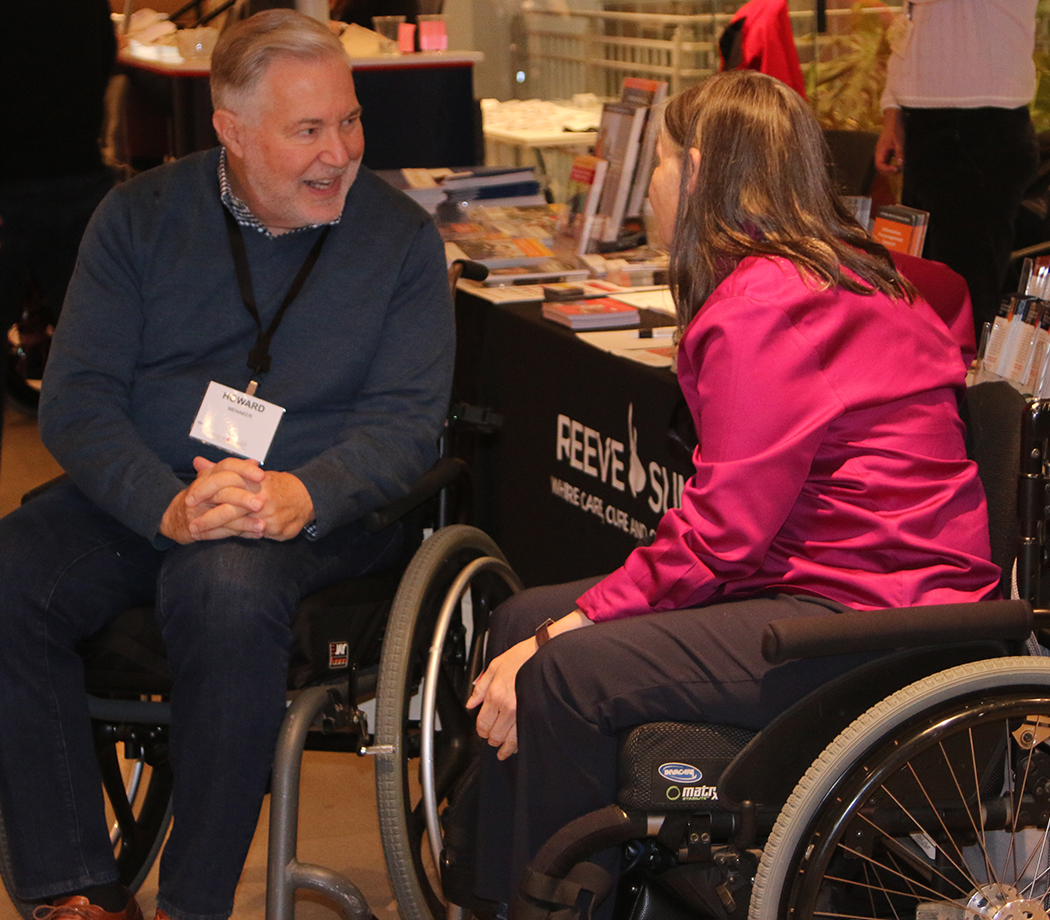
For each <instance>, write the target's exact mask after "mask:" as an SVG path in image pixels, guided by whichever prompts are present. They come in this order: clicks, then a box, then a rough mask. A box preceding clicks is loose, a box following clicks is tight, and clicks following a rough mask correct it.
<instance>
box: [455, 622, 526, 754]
mask: <svg viewBox="0 0 1050 920" xmlns="http://www.w3.org/2000/svg"><path fill="white" fill-rule="evenodd" d="M538 648H539V645H538V644H537V643H536V640H535V639H534V638H532V637H529V638H528V639H525V640H524V641H523V642H519V643H518V644H517V645H512V646H511V647H510V648H509V649H507V651H505V652H504V653H503V654H502V655H500V656H499V657H498V658H494V659H493V660H492V661H491V662H489V666H488V667H487V668H486V669H485V673H484V674H482V675H481V677H479V678H478V680H477V683H475V684H474V692H473V693H471V694H470V699H469V700H467V708H468V709H473V708H474V707H475V706H477V705H478V704H479V703H480V704H481V709H480V710H479V711H478V720H477V727H478V734H479V735H480V736H481V737H482V738H485V739H487V741H488V743H489V744H491V745H492V746H493V747H498V748H499V751H497V752H496V756H497V757H498V758H499V759H500V760H506V759H507V758H508V757H510V755H511V754H513V753H515V752H516V751H517V750H518V720H517V712H518V697H517V694H516V692H515V690H514V681H515V680H516V679H517V677H518V669H519V668H520V667H521V666H522V665H523V664H525V662H526V661H528V660H529V659H530V658H531V657H532V656H533V655H535V654H536V650H537V649H538Z"/></svg>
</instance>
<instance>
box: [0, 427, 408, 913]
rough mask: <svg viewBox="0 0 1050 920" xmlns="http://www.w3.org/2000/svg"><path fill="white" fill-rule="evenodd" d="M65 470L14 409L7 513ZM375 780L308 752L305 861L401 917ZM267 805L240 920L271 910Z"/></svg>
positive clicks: (345, 758)
mask: <svg viewBox="0 0 1050 920" xmlns="http://www.w3.org/2000/svg"><path fill="white" fill-rule="evenodd" d="M59 472H60V469H59V467H58V464H56V463H55V461H54V460H53V459H52V458H51V456H50V455H49V454H48V453H47V451H46V450H44V448H43V447H42V446H41V444H40V439H39V437H38V435H37V428H36V422H35V421H34V420H33V419H31V418H28V417H27V416H25V415H22V414H19V413H17V412H15V411H13V410H11V409H8V411H7V414H6V417H5V422H4V432H3V452H2V458H0V514H6V513H7V512H8V511H10V510H11V509H12V508H14V507H16V506H17V505H18V502H19V499H20V497H21V495H22V494H23V493H24V492H25V491H26V490H27V489H29V488H32V487H33V486H35V485H37V484H39V483H41V482H44V481H46V480H47V479H50V478H51V477H52V476H55V475H57V474H58V473H59ZM372 783H373V780H372V763H371V761H370V760H369V759H367V758H358V757H356V756H354V755H352V754H331V753H321V752H313V751H308V752H307V754H306V756H305V758H304V763H303V773H302V792H301V798H300V822H299V823H300V832H299V833H300V839H299V860H300V861H301V862H312V863H317V864H320V865H325V866H328V867H330V868H333V869H335V870H336V871H338V872H341V873H343V874H344V875H346V876H347V877H348V878H349V879H350V880H351V881H352V882H353V883H354V884H355V885H357V886H358V887H359V888H360V889H361V892H362V894H364V896H365V899H366V900H367V902H368V904H369V906H370V907H371V909H372V911H373V913H375V915H376V916H377V917H378V918H379V920H394V918H396V917H397V911H396V908H395V906H394V903H393V899H392V897H391V894H390V887H389V885H388V884H387V878H386V871H385V869H384V867H383V854H382V849H381V847H380V842H379V828H378V823H377V819H376V809H375V792H374V789H373V784H372ZM268 807H269V799H267V801H266V804H265V805H264V813H263V816H262V819H261V820H260V822H259V828H258V830H257V831H256V834H255V840H254V842H253V844H252V849H251V852H250V853H249V855H248V862H247V865H246V866H245V869H244V874H243V876H242V877H241V885H240V888H239V889H238V892H237V903H236V908H235V910H234V917H235V918H238V920H261V918H262V917H263V916H264V913H265V898H266V838H267V827H268V822H267V816H266V809H267V808H268ZM156 896H157V873H156V869H154V871H153V873H152V874H151V875H150V877H149V878H148V879H147V880H146V882H145V884H144V885H143V887H142V890H141V891H140V898H139V899H140V903H141V904H142V908H143V912H144V913H145V915H146V917H147V918H150V917H152V916H153V909H154V905H155V902H156ZM17 916H18V915H17V913H16V911H15V909H14V907H13V906H12V904H11V903H10V901H8V900H7V898H6V897H4V896H3V895H0V920H16V918H17ZM338 916H339V915H338V913H337V912H336V911H335V910H334V909H332V908H331V907H330V906H328V905H326V904H325V903H323V902H322V901H320V900H319V899H318V898H317V897H316V896H314V895H311V894H301V895H300V896H299V899H298V901H297V905H296V917H297V920H329V918H335V917H338Z"/></svg>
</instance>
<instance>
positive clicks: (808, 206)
mask: <svg viewBox="0 0 1050 920" xmlns="http://www.w3.org/2000/svg"><path fill="white" fill-rule="evenodd" d="M662 130H663V143H664V145H665V149H667V150H669V151H671V150H673V151H675V152H677V153H678V154H679V155H680V157H681V163H682V181H681V186H680V189H679V198H678V214H677V219H676V221H675V231H674V239H673V241H672V243H671V247H670V248H671V271H670V275H671V289H672V292H673V293H674V298H675V303H676V304H677V310H678V323H679V328H681V329H683V330H684V329H685V327H686V326H687V325H688V324H689V322H690V321H691V320H692V318H693V317H694V316H695V315H696V313H697V311H698V310H699V309H700V307H701V306H703V303H704V301H705V300H707V298H708V297H709V296H710V295H711V292H712V291H714V289H715V288H716V287H717V286H718V285H719V284H720V283H721V282H722V281H723V280H724V279H725V278H726V276H727V275H729V273H730V272H731V271H732V270H733V269H734V268H735V267H736V265H737V263H738V262H739V261H740V260H741V259H743V258H745V257H746V256H751V255H756V256H781V257H783V258H785V259H788V260H790V261H791V262H792V263H793V264H794V265H795V266H796V267H797V268H798V270H799V272H800V273H801V274H802V275H803V276H806V277H809V278H811V279H813V280H815V281H816V283H817V284H818V285H819V286H820V287H833V286H839V287H843V288H845V289H846V290H849V291H853V292H857V293H862V294H872V293H874V292H876V291H880V292H882V293H884V294H888V295H889V296H891V297H895V298H904V299H906V300H908V301H911V300H912V298H913V297H914V296H915V289H914V288H913V287H912V286H911V284H909V283H908V281H906V280H905V279H903V278H901V276H900V275H899V274H898V273H897V270H896V268H895V267H894V265H893V259H892V258H891V257H890V254H889V252H888V251H887V250H886V248H885V247H884V246H882V245H880V244H879V243H877V242H875V240H873V239H872V238H871V236H870V235H869V234H868V233H867V232H866V231H865V230H863V229H862V228H861V227H860V226H859V225H858V224H857V222H856V220H855V219H854V218H853V216H852V214H851V213H850V211H849V210H848V209H847V208H846V207H845V205H844V204H843V203H842V202H841V200H840V199H839V196H838V194H837V193H836V192H835V189H834V187H833V186H832V183H831V179H830V176H829V173H828V167H827V164H828V162H829V154H828V149H827V145H826V143H825V141H824V136H823V134H822V132H821V129H820V126H819V125H818V123H817V120H816V117H815V116H814V115H813V113H812V111H811V110H810V109H809V107H808V106H807V105H806V103H805V101H804V100H803V99H802V97H800V96H799V95H798V93H796V92H795V91H794V90H792V89H790V88H789V87H787V86H785V85H784V84H783V83H781V82H780V81H778V80H775V79H773V78H772V77H768V76H765V75H764V74H760V73H755V72H753V71H732V72H729V73H723V74H718V75H716V76H713V77H709V78H708V79H707V80H705V81H703V82H702V83H697V84H695V85H694V86H691V87H689V88H688V89H686V90H684V91H682V92H681V93H679V94H677V95H676V96H674V97H673V98H672V99H670V100H669V101H668V103H667V106H666V108H665V109H664V111H663V127H662ZM691 147H695V148H697V149H698V150H699V151H700V160H699V165H698V166H697V167H695V168H694V165H693V161H692V158H691V157H690V156H688V155H687V151H688V149H689V148H691ZM844 268H845V269H849V271H850V272H852V273H853V274H852V275H850V274H848V273H846V272H844V271H843V269H844Z"/></svg>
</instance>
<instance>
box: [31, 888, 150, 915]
mask: <svg viewBox="0 0 1050 920" xmlns="http://www.w3.org/2000/svg"><path fill="white" fill-rule="evenodd" d="M33 917H34V920H143V917H142V908H140V907H139V902H138V901H136V900H135V895H133V894H129V895H128V903H127V906H126V907H125V908H124V909H123V910H118V911H110V910H103V909H102V908H101V907H99V906H98V905H97V904H92V903H91V902H90V901H89V900H88V899H87V898H85V897H84V896H83V895H79V894H77V895H73V896H72V897H70V898H59V899H58V900H57V901H55V903H54V905H48V904H44V905H42V906H41V907H38V908H37V909H36V910H34V911H33Z"/></svg>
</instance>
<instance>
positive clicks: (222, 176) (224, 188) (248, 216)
mask: <svg viewBox="0 0 1050 920" xmlns="http://www.w3.org/2000/svg"><path fill="white" fill-rule="evenodd" d="M219 199H220V200H221V201H222V203H223V206H224V207H225V208H226V210H227V211H229V212H230V213H231V214H232V215H233V219H234V220H235V221H237V223H238V224H239V225H240V226H242V227H247V228H249V229H251V230H258V231H259V232H260V233H262V234H263V235H264V236H268V237H269V238H270V239H275V238H276V236H277V234H274V233H271V232H270V231H269V230H268V229H267V228H266V227H265V226H264V225H263V224H262V222H261V221H260V220H259V218H258V217H256V216H255V215H254V214H253V213H252V210H251V208H249V207H248V205H246V204H245V203H244V202H243V201H241V199H240V198H238V197H237V196H236V195H235V194H234V193H233V189H232V188H231V187H230V176H229V172H228V171H227V168H226V148H225V147H223V148H222V152H221V153H220V154H219ZM340 216H341V215H340ZM338 223H339V217H337V218H336V219H335V220H333V221H330V222H329V223H328V226H330V227H332V226H335V225H336V224H338ZM323 226H325V224H309V225H307V226H305V227H295V228H294V229H292V230H288V231H286V233H282V234H281V236H285V235H287V233H300V232H302V231H303V230H316V229H317V228H318V227H323Z"/></svg>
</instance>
